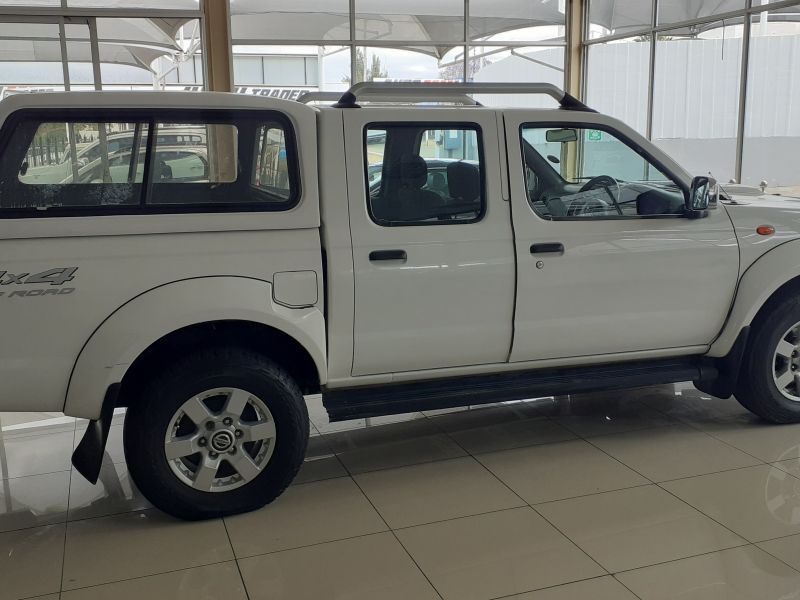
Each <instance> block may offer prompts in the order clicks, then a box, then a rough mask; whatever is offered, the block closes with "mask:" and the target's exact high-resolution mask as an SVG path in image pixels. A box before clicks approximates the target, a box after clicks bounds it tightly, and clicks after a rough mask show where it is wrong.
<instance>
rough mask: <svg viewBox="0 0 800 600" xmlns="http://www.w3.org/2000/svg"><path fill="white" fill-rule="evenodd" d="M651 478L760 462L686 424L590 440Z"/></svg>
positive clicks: (687, 475)
mask: <svg viewBox="0 0 800 600" xmlns="http://www.w3.org/2000/svg"><path fill="white" fill-rule="evenodd" d="M590 441H591V442H592V444H594V445H595V446H597V447H598V448H600V449H601V450H603V451H604V452H607V453H608V454H610V455H611V456H613V457H614V458H617V459H619V460H620V461H622V462H623V463H625V464H626V465H628V466H629V467H631V468H632V469H634V470H635V471H637V472H639V473H641V474H642V475H644V476H645V477H647V478H649V479H651V480H653V481H666V480H669V479H677V478H679V477H690V476H693V475H703V474H706V473H716V472H717V471H724V470H727V469H738V468H740V467H748V466H752V465H757V464H761V463H760V461H759V460H758V459H755V458H753V457H752V456H750V455H749V454H745V453H744V452H741V451H740V450H737V449H736V448H733V447H731V446H729V445H727V444H725V443H723V442H721V441H719V440H716V439H714V438H713V437H711V436H710V435H708V434H706V433H704V432H702V431H699V430H697V429H693V428H691V427H689V426H688V425H677V426H671V427H660V428H657V429H648V430H645V431H630V432H628V433H621V434H616V435H606V436H601V437H597V438H592V439H591V440H590Z"/></svg>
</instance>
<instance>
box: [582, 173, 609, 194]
mask: <svg viewBox="0 0 800 600" xmlns="http://www.w3.org/2000/svg"><path fill="white" fill-rule="evenodd" d="M599 187H604V188H609V187H617V180H616V179H614V178H613V177H611V175H598V176H597V177H592V178H591V179H590V180H589V181H587V182H586V183H584V184H583V186H582V187H581V189H580V190H579V191H581V192H588V191H589V190H593V189H595V188H599Z"/></svg>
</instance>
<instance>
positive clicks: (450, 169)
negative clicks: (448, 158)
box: [447, 161, 481, 202]
mask: <svg viewBox="0 0 800 600" xmlns="http://www.w3.org/2000/svg"><path fill="white" fill-rule="evenodd" d="M447 186H448V188H450V197H451V198H457V199H459V200H462V201H464V202H473V201H475V200H477V199H478V198H480V196H481V172H480V169H478V167H477V165H471V164H469V163H465V162H463V161H458V162H454V163H450V164H449V165H447Z"/></svg>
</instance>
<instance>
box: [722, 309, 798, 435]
mask: <svg viewBox="0 0 800 600" xmlns="http://www.w3.org/2000/svg"><path fill="white" fill-rule="evenodd" d="M735 395H736V399H737V400H739V402H740V403H741V404H742V406H744V407H745V408H747V409H748V410H750V411H751V412H753V413H755V414H756V415H758V416H759V417H761V418H762V419H765V420H767V421H770V422H773V423H798V422H800V298H798V297H796V296H794V295H788V294H787V295H785V296H783V297H779V298H777V299H776V300H775V301H773V302H771V303H770V304H769V305H768V306H766V307H765V310H764V312H763V314H762V315H761V316H759V318H758V319H757V321H756V322H755V323H754V324H753V328H752V332H751V337H750V340H749V342H748V344H747V350H746V351H745V355H744V358H743V360H742V365H741V369H740V371H739V379H738V383H737V388H736V392H735Z"/></svg>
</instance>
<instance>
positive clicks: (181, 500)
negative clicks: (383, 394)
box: [123, 348, 309, 520]
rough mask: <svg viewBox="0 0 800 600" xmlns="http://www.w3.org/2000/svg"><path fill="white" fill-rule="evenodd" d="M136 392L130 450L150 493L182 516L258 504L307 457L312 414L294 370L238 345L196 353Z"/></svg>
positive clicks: (139, 481) (139, 480) (128, 427)
mask: <svg viewBox="0 0 800 600" xmlns="http://www.w3.org/2000/svg"><path fill="white" fill-rule="evenodd" d="M137 396H138V397H136V398H131V399H129V408H128V411H127V414H126V417H125V426H124V442H123V443H124V448H125V459H126V461H127V463H128V469H129V472H130V474H131V477H132V478H133V481H134V482H135V483H136V485H137V487H138V488H139V489H140V490H141V492H142V493H143V494H144V496H145V497H146V498H147V499H148V500H149V501H150V502H151V503H152V504H153V505H154V506H156V507H157V508H159V509H161V510H162V511H164V512H166V513H168V514H170V515H173V516H175V517H178V518H181V519H189V520H196V519H206V518H211V517H219V516H224V515H231V514H236V513H241V512H247V511H251V510H255V509H257V508H260V507H262V506H264V505H265V504H267V503H269V502H271V501H272V500H274V499H275V498H277V497H278V496H279V495H280V494H281V493H282V492H283V491H284V490H285V489H286V487H287V486H288V485H289V484H290V483H291V481H292V479H294V476H295V475H296V474H297V471H298V469H299V468H300V466H301V465H302V463H303V458H304V456H305V451H306V445H307V443H308V427H309V426H308V412H307V409H306V405H305V401H304V399H303V395H302V393H301V392H300V389H299V388H298V386H297V384H296V383H295V382H294V381H293V380H292V378H291V377H290V376H289V375H288V374H287V373H286V372H285V371H284V370H283V369H281V368H280V367H279V366H278V365H276V364H275V363H274V362H272V361H271V360H269V359H268V358H266V357H264V356H262V355H260V354H258V353H255V352H251V351H248V350H243V349H238V348H217V349H209V350H204V351H201V352H199V353H197V354H194V355H192V356H189V357H188V358H185V359H183V360H181V361H179V362H177V363H176V364H175V365H173V366H172V367H170V368H168V369H167V370H165V371H164V372H162V373H161V374H159V375H157V376H156V377H155V378H153V379H152V380H151V381H150V382H148V384H147V385H145V386H143V387H142V388H140V391H139V393H138V394H137Z"/></svg>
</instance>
